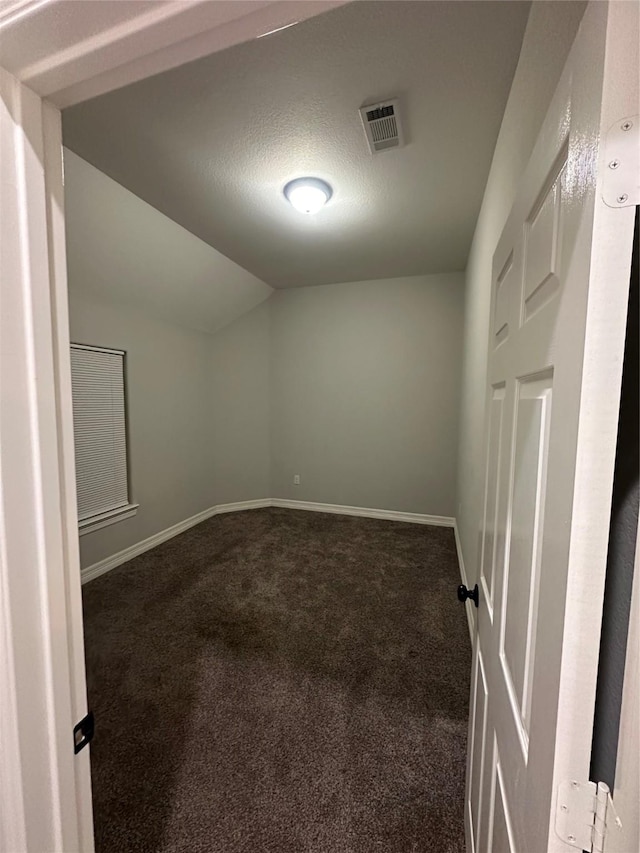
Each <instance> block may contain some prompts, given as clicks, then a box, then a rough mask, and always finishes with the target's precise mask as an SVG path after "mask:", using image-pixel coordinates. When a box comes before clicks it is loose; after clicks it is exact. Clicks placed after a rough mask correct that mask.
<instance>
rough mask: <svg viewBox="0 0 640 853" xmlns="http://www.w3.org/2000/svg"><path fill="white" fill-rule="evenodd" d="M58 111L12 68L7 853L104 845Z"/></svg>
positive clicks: (5, 418)
mask: <svg viewBox="0 0 640 853" xmlns="http://www.w3.org/2000/svg"><path fill="white" fill-rule="evenodd" d="M61 143H62V136H61V126H60V113H59V111H58V110H56V109H55V108H54V107H51V106H49V105H47V104H45V103H43V102H42V101H41V99H40V98H39V97H38V96H37V95H35V94H34V93H33V92H31V91H30V90H29V89H27V88H26V87H25V86H23V85H22V84H20V83H19V82H18V81H17V80H16V79H15V78H13V77H12V76H11V75H9V74H8V73H6V72H4V71H2V70H1V69H0V153H1V156H0V188H1V195H0V197H1V203H0V204H1V208H0V212H1V221H2V235H1V236H2V239H1V241H0V266H1V268H2V288H1V290H0V474H1V483H2V490H1V494H0V540H1V548H0V606H1V609H2V618H1V620H0V650H1V653H2V677H3V684H2V689H1V690H0V752H1V754H2V761H0V792H1V794H2V798H1V802H2V815H1V818H2V819H1V820H0V849H2V850H3V851H4V850H6V851H24V850H34V851H36V850H37V851H65V853H66V851H74V850H80V849H82V850H86V851H90V850H92V849H93V830H92V821H91V789H90V777H89V755H88V750H87V751H85V752H83V753H79V754H78V755H77V756H74V751H73V727H74V725H75V723H77V722H78V721H79V720H80V719H81V718H82V717H83V716H84V715H85V714H86V711H87V708H86V695H85V674H84V652H83V637H82V614H81V600H80V575H79V569H80V562H79V557H78V532H77V513H76V511H75V475H74V461H73V431H72V424H71V419H70V410H69V408H68V406H67V405H66V399H67V395H68V394H69V393H70V388H69V386H68V377H69V364H68V362H69V351H68V344H67V341H68V319H67V304H66V263H65V256H64V230H63V229H64V210H63V186H62V158H61Z"/></svg>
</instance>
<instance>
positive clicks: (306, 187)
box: [284, 178, 333, 213]
mask: <svg viewBox="0 0 640 853" xmlns="http://www.w3.org/2000/svg"><path fill="white" fill-rule="evenodd" d="M332 193H333V191H332V189H331V187H330V186H329V184H328V183H326V181H321V180H320V178H296V180H295V181H289V183H288V184H287V185H286V187H285V188H284V194H285V196H286V197H287V199H288V200H289V201H290V202H291V204H292V205H293V207H295V209H296V210H299V211H300V213H317V212H318V211H319V210H320V209H321V208H322V207H324V205H325V204H326V203H327V202H328V201H329V199H330V198H331V196H332Z"/></svg>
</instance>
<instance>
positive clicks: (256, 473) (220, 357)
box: [209, 301, 271, 504]
mask: <svg viewBox="0 0 640 853" xmlns="http://www.w3.org/2000/svg"><path fill="white" fill-rule="evenodd" d="M270 304H271V303H270V301H269V302H264V303H263V304H262V305H259V306H258V307H257V308H254V309H253V310H252V311H250V312H249V313H248V314H245V316H244V317H241V318H240V319H239V320H236V321H235V322H234V323H232V324H231V325H230V326H227V328H225V329H222V331H220V332H218V333H217V334H216V335H213V336H212V337H211V338H210V343H209V346H210V349H209V387H210V392H211V421H210V424H209V431H210V432H209V436H210V444H211V448H212V451H213V453H212V455H213V470H212V476H213V481H214V485H215V496H216V500H215V502H216V503H217V504H220V503H233V502H234V501H245V500H255V499H256V498H268V497H271V484H270V467H271V465H270V462H271V459H270V454H271V450H270V446H269V347H270V339H269V334H270V329H269V320H270Z"/></svg>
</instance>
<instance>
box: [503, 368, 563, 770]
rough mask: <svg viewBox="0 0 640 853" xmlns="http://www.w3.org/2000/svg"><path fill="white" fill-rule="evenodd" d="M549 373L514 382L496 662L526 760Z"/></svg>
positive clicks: (544, 486)
mask: <svg viewBox="0 0 640 853" xmlns="http://www.w3.org/2000/svg"><path fill="white" fill-rule="evenodd" d="M552 379H553V377H552V374H551V373H550V372H549V373H547V374H546V375H544V376H540V377H536V378H533V379H527V380H521V381H519V382H518V383H517V395H516V415H515V419H514V422H515V428H514V449H513V467H512V475H511V488H510V499H509V517H510V529H509V545H508V560H507V562H506V570H505V574H504V593H503V597H502V603H503V611H502V626H503V627H502V640H501V650H500V651H501V653H500V659H501V664H502V668H503V672H504V678H505V682H506V684H507V688H508V691H509V697H510V701H511V708H512V713H513V718H514V720H515V722H516V727H517V730H518V733H519V736H520V742H521V747H522V750H523V756H524V758H525V760H526V757H527V752H528V746H529V723H530V714H531V684H532V678H533V668H534V662H535V661H534V650H535V640H536V623H537V602H538V586H539V579H540V559H541V552H542V541H543V533H544V531H543V524H542V521H543V517H544V503H545V489H546V480H547V458H548V445H549V424H550V416H551V400H552Z"/></svg>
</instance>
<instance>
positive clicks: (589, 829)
mask: <svg viewBox="0 0 640 853" xmlns="http://www.w3.org/2000/svg"><path fill="white" fill-rule="evenodd" d="M614 819H615V823H616V825H617V826H618V827H620V826H621V825H622V824H621V823H620V818H619V817H618V816H617V814H616V811H615V808H614V807H613V800H612V799H611V793H610V791H609V786H608V785H605V784H604V782H578V781H576V780H571V781H569V780H567V781H565V782H561V783H560V786H559V788H558V801H557V805H556V833H557V834H558V836H559V837H560V838H561V839H562V840H563V841H564V842H565V843H566V844H570V845H571V846H572V847H576V848H577V849H578V850H589V851H591V853H603V851H604V842H605V836H606V834H607V830H608V829H609V828H610V827H609V825H610V823H611V822H612V820H614Z"/></svg>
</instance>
